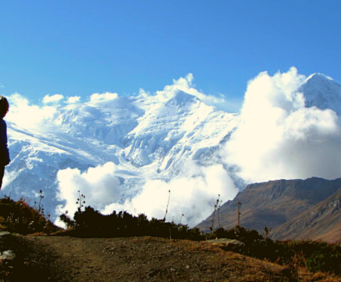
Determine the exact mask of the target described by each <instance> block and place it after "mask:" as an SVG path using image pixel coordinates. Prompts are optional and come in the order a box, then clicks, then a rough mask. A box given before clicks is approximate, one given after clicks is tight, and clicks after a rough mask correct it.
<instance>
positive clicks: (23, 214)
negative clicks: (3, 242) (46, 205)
mask: <svg viewBox="0 0 341 282" xmlns="http://www.w3.org/2000/svg"><path fill="white" fill-rule="evenodd" d="M0 229H1V230H3V231H9V232H13V233H20V234H23V235H27V234H32V233H37V232H43V233H52V232H56V231H57V230H59V229H60V228H59V227H57V226H55V225H54V224H53V223H52V222H51V221H50V220H49V219H47V218H46V217H45V215H44V214H43V212H42V210H41V209H39V210H38V209H35V208H32V207H30V206H29V204H28V203H27V202H26V201H25V199H20V200H18V201H14V200H12V199H11V198H9V197H7V196H5V198H3V199H0Z"/></svg>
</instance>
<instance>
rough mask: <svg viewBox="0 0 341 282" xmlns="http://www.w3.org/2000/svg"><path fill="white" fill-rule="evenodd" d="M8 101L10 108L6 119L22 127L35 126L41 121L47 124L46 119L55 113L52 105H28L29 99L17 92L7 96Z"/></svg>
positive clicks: (49, 118)
mask: <svg viewBox="0 0 341 282" xmlns="http://www.w3.org/2000/svg"><path fill="white" fill-rule="evenodd" d="M8 101H9V104H10V108H9V112H8V114H7V116H6V119H7V120H8V121H11V122H13V123H15V124H17V125H19V126H22V127H23V128H27V127H28V128H31V127H35V126H37V125H39V124H41V123H42V122H45V124H48V123H46V121H47V120H51V119H52V118H53V117H54V116H55V114H56V113H57V108H56V107H54V106H43V107H39V106H37V105H30V103H29V101H28V100H27V99H26V98H25V97H23V96H21V95H20V94H18V93H15V94H12V95H11V96H9V97H8Z"/></svg>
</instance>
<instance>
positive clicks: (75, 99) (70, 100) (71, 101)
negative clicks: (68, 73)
mask: <svg viewBox="0 0 341 282" xmlns="http://www.w3.org/2000/svg"><path fill="white" fill-rule="evenodd" d="M80 99H81V97H80V96H72V97H68V98H67V100H66V101H65V103H66V104H75V103H78V102H79V101H80Z"/></svg>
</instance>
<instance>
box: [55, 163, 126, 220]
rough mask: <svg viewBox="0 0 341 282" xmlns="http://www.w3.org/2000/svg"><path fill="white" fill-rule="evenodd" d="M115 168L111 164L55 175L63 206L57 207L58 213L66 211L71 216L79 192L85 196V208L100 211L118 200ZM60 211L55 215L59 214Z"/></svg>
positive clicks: (75, 207) (118, 188)
mask: <svg viewBox="0 0 341 282" xmlns="http://www.w3.org/2000/svg"><path fill="white" fill-rule="evenodd" d="M115 171H116V166H115V164H114V163H112V162H108V163H106V164H104V165H102V166H101V165H100V166H97V167H95V168H89V169H88V170H87V171H86V172H83V173H81V172H80V170H79V169H71V168H67V169H64V170H60V171H59V172H58V174H57V181H58V193H57V196H58V198H59V199H60V200H64V201H65V205H63V206H60V207H58V209H59V210H60V211H63V212H64V211H65V210H67V211H68V212H69V214H71V215H73V214H74V212H76V210H77V205H76V201H77V198H79V192H78V191H80V193H81V194H84V195H85V197H86V198H85V201H86V203H85V206H88V205H90V206H92V207H93V208H95V209H102V208H104V207H105V205H108V204H110V203H113V202H115V201H118V200H119V199H120V181H119V179H118V178H117V177H116V176H115ZM60 211H58V212H57V214H60Z"/></svg>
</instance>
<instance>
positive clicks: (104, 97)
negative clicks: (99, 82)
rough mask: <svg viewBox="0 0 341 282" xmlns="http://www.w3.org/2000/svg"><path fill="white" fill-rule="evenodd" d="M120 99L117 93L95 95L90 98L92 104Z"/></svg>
mask: <svg viewBox="0 0 341 282" xmlns="http://www.w3.org/2000/svg"><path fill="white" fill-rule="evenodd" d="M117 97H118V94H117V93H110V92H105V93H102V94H100V93H94V94H92V95H91V96H90V102H96V101H105V100H113V99H116V98H117Z"/></svg>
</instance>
